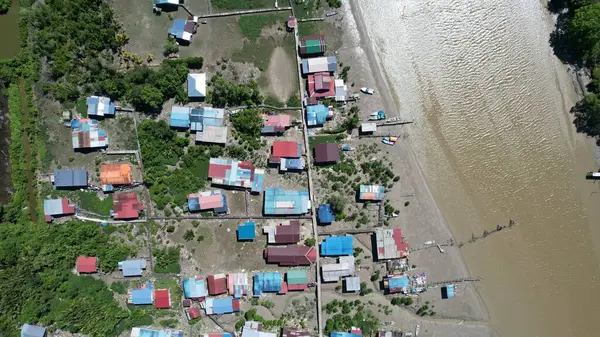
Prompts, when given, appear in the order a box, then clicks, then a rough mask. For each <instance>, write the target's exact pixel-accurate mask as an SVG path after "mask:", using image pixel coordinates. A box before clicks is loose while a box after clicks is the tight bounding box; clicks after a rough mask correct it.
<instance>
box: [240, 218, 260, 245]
mask: <svg viewBox="0 0 600 337" xmlns="http://www.w3.org/2000/svg"><path fill="white" fill-rule="evenodd" d="M255 238H256V225H255V224H254V222H253V221H247V222H245V223H243V224H241V225H239V226H238V228H237V239H238V241H253V240H254V239H255Z"/></svg>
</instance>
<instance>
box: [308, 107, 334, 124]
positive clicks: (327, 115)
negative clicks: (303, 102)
mask: <svg viewBox="0 0 600 337" xmlns="http://www.w3.org/2000/svg"><path fill="white" fill-rule="evenodd" d="M331 118H333V109H330V108H328V107H326V106H324V105H323V104H317V105H309V106H307V107H306V124H307V125H308V126H323V125H324V124H325V122H326V121H327V120H328V119H331Z"/></svg>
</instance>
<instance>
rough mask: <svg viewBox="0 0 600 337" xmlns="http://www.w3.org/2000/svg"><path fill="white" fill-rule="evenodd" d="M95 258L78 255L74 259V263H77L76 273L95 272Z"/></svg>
mask: <svg viewBox="0 0 600 337" xmlns="http://www.w3.org/2000/svg"><path fill="white" fill-rule="evenodd" d="M96 262H97V260H96V258H95V257H87V256H80V257H78V258H77V261H75V265H77V272H78V273H95V272H96Z"/></svg>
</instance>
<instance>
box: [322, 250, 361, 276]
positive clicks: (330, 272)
mask: <svg viewBox="0 0 600 337" xmlns="http://www.w3.org/2000/svg"><path fill="white" fill-rule="evenodd" d="M354 263H355V259H354V256H352V255H350V256H341V257H340V258H339V260H338V263H332V264H325V265H323V266H322V267H321V271H322V273H323V282H337V281H339V280H340V278H342V277H346V276H352V275H354V273H355V265H354Z"/></svg>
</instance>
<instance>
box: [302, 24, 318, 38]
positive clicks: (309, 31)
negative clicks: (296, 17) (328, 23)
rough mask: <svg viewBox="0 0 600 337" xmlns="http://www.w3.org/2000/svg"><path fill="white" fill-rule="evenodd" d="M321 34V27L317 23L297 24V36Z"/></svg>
mask: <svg viewBox="0 0 600 337" xmlns="http://www.w3.org/2000/svg"><path fill="white" fill-rule="evenodd" d="M320 32H321V27H320V26H319V24H318V23H317V22H301V23H299V24H298V34H300V36H306V35H318V34H319V33H320Z"/></svg>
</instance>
